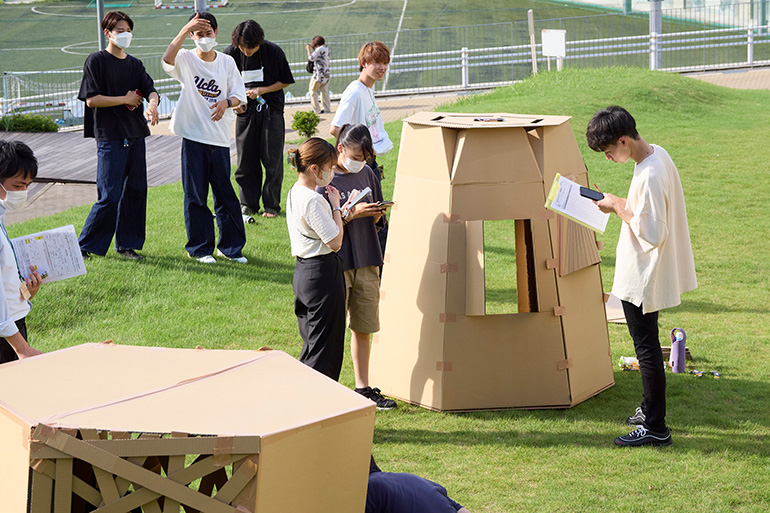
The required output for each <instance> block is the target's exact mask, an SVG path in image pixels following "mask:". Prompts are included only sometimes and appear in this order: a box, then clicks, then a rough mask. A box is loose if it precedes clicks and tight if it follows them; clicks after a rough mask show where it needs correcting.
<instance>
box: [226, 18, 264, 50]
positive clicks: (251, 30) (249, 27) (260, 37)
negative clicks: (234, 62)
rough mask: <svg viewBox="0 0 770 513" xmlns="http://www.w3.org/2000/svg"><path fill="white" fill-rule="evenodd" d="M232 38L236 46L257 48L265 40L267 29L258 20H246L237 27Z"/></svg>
mask: <svg viewBox="0 0 770 513" xmlns="http://www.w3.org/2000/svg"><path fill="white" fill-rule="evenodd" d="M231 39H232V43H233V46H235V47H239V46H241V45H243V46H244V47H246V48H256V47H258V46H262V43H264V42H265V31H264V30H262V27H260V26H259V23H257V22H256V21H254V20H246V21H242V22H240V23H239V24H238V26H236V27H235V29H234V30H233V35H232V38H231Z"/></svg>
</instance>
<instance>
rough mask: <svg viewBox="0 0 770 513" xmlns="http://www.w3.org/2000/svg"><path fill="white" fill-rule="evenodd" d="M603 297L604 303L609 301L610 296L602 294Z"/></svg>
mask: <svg viewBox="0 0 770 513" xmlns="http://www.w3.org/2000/svg"><path fill="white" fill-rule="evenodd" d="M603 296H604V302H605V303H606V302H607V301H609V300H610V295H609V294H607V293H606V292H605V293H604V294H603Z"/></svg>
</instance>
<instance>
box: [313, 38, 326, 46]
mask: <svg viewBox="0 0 770 513" xmlns="http://www.w3.org/2000/svg"><path fill="white" fill-rule="evenodd" d="M325 44H326V39H324V37H323V36H315V37H314V38H313V40H312V41H310V45H311V46H323V45H325Z"/></svg>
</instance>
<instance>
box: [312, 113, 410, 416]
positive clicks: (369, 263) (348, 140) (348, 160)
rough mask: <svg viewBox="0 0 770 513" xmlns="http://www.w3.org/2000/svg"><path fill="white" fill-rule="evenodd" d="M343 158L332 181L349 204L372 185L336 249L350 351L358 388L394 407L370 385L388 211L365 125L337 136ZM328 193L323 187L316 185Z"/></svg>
mask: <svg viewBox="0 0 770 513" xmlns="http://www.w3.org/2000/svg"><path fill="white" fill-rule="evenodd" d="M337 151H338V152H339V157H338V158H337V164H336V165H335V166H334V168H333V169H334V179H333V180H332V185H333V186H334V187H336V188H337V190H339V191H340V203H341V204H343V205H344V203H345V202H346V201H347V200H348V199H349V198H350V197H351V196H353V195H355V194H356V193H357V192H358V191H364V190H365V189H366V188H367V187H368V188H369V189H370V191H371V192H370V193H369V194H367V195H366V197H365V198H364V199H363V200H361V201H360V202H358V203H356V204H355V205H354V206H352V207H351V208H350V209H344V210H343V212H342V216H343V223H344V225H345V235H344V237H343V239H342V247H341V248H340V250H339V252H338V253H337V254H338V255H339V256H340V257H341V258H342V269H343V271H344V272H345V289H346V292H347V299H346V306H347V311H348V322H349V326H350V332H351V335H352V336H351V342H350V352H351V355H352V357H353V371H354V373H355V377H356V388H355V390H356V392H358V393H359V394H361V395H363V396H364V397H367V398H368V399H371V400H372V401H374V402H375V403H376V404H377V409H378V410H391V409H393V408H395V407H396V402H395V401H393V400H392V399H388V398H386V397H383V396H382V394H381V393H380V390H379V389H378V388H373V387H371V386H369V355H370V352H371V338H372V333H376V332H377V331H379V330H380V315H379V306H380V266H381V265H382V250H381V249H380V243H379V239H378V237H377V232H378V231H379V229H380V228H381V227H382V226H384V224H385V219H384V217H383V214H384V213H385V209H384V207H383V206H382V205H379V204H378V202H380V201H382V189H381V188H380V181H379V179H378V178H377V176H376V175H375V174H374V171H372V169H371V168H370V167H369V166H368V165H366V160H367V159H370V158H372V157H373V156H374V149H373V147H372V138H371V135H370V133H369V129H368V128H366V126H365V125H344V126H342V127H341V129H340V131H339V137H338V139H337ZM316 191H317V192H319V193H321V194H323V193H324V191H323V190H321V188H317V189H316Z"/></svg>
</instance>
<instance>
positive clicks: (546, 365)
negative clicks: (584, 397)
mask: <svg viewBox="0 0 770 513" xmlns="http://www.w3.org/2000/svg"><path fill="white" fill-rule="evenodd" d="M446 359H447V361H449V362H451V363H452V370H451V372H445V373H444V400H443V408H442V409H443V410H466V409H476V408H513V407H565V406H567V405H569V404H570V395H569V385H568V382H567V372H566V371H564V370H559V369H558V363H559V362H560V361H562V360H564V359H565V354H564V345H563V343H562V339H561V325H560V322H559V320H558V318H556V317H554V316H553V313H552V312H543V313H524V314H506V315H491V316H486V317H462V318H460V319H458V321H457V323H455V324H454V325H453V326H452V329H451V330H448V331H447V342H446Z"/></svg>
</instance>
